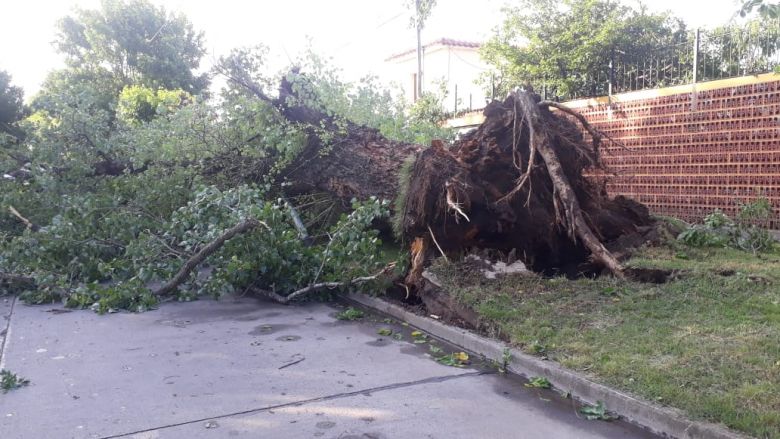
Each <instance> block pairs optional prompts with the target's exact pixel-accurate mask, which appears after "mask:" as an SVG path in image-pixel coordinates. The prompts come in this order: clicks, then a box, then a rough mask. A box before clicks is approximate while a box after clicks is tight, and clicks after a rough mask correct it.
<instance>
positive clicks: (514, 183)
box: [402, 92, 652, 286]
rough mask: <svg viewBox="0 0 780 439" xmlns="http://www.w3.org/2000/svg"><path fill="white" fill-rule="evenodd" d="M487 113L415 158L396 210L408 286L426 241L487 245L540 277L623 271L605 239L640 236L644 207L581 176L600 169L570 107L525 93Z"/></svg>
mask: <svg viewBox="0 0 780 439" xmlns="http://www.w3.org/2000/svg"><path fill="white" fill-rule="evenodd" d="M550 108H555V109H557V110H561V111H563V112H565V113H567V114H571V115H572V116H574V119H576V120H577V121H579V122H580V124H581V125H576V124H575V123H574V122H573V121H571V120H569V119H567V118H565V117H561V116H560V115H556V114H553V113H552V112H551V111H550ZM485 116H486V119H485V122H484V123H483V124H482V125H481V126H480V127H479V128H477V129H476V130H474V131H472V132H471V133H468V134H466V135H465V136H464V137H463V138H462V139H461V140H460V141H458V142H456V143H455V144H454V145H452V146H451V147H449V148H446V147H442V146H440V145H433V146H432V147H431V148H429V149H427V150H425V151H423V152H421V153H420V154H419V155H418V157H417V160H416V162H415V164H414V167H413V169H412V175H411V180H410V183H409V191H408V192H407V196H406V198H405V202H404V205H403V211H402V212H403V219H402V224H403V234H404V236H406V237H408V238H410V241H412V248H411V255H412V258H411V259H412V264H411V266H412V268H411V270H410V272H409V275H408V276H407V278H406V282H407V283H408V284H409V285H412V286H419V285H418V283H419V281H420V275H421V273H422V267H423V266H424V265H425V260H426V258H430V257H432V256H434V254H433V253H430V252H429V251H428V247H429V246H428V245H427V242H428V240H429V238H428V237H435V239H436V242H435V243H434V244H436V247H437V248H438V250H439V252H441V253H444V254H448V253H449V254H456V253H459V252H462V251H463V250H469V249H473V248H476V249H494V250H498V251H500V252H503V253H504V254H510V253H513V254H517V255H518V256H519V257H520V258H521V259H522V260H523V261H524V262H525V263H526V264H527V265H528V266H530V267H531V268H533V269H535V270H536V271H542V272H545V273H550V274H554V273H566V274H570V275H576V274H577V273H580V272H583V271H585V272H598V271H600V270H601V269H606V270H607V271H608V272H611V273H612V274H613V275H614V276H617V277H623V276H624V274H623V267H622V266H621V264H620V262H619V261H618V259H617V258H616V257H615V256H614V255H613V254H612V253H611V252H610V251H609V250H608V249H607V247H606V246H605V243H608V242H613V241H615V240H617V239H618V238H621V237H624V236H625V235H630V234H634V233H640V232H641V231H640V229H642V227H643V226H648V225H649V224H651V223H652V219H651V218H650V216H649V213H648V211H647V209H646V208H645V207H644V206H642V205H640V204H639V203H635V202H633V201H631V200H628V199H625V198H622V197H618V198H615V199H609V198H608V197H607V196H606V194H605V191H604V189H603V186H601V185H600V184H599V182H598V181H596V180H592V179H590V178H586V175H587V174H588V173H589V172H588V171H589V170H592V169H599V168H601V164H600V161H599V152H598V147H599V143H600V141H601V139H602V135H601V133H600V132H598V131H597V130H595V129H594V128H593V127H591V126H590V125H589V124H588V123H587V121H586V120H584V118H583V117H582V116H581V115H579V114H577V113H576V112H574V111H572V110H569V109H568V108H566V107H563V106H561V105H560V104H557V103H550V102H545V101H540V100H539V98H538V96H536V95H534V94H531V93H526V92H513V93H511V94H510V95H509V96H508V97H507V99H506V100H505V101H504V102H493V103H491V104H490V105H489V106H488V107H487V108H486V109H485ZM583 130H585V131H587V132H588V133H589V134H590V135H591V137H592V142H591V143H587V142H585V141H584V139H583ZM521 194H522V195H523V196H522V197H519V196H518V195H521ZM464 220H465V221H464Z"/></svg>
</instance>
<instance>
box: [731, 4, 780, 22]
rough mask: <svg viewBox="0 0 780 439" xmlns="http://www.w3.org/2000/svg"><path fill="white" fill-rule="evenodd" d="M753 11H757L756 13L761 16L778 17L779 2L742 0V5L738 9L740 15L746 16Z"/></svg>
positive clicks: (779, 10) (779, 13)
mask: <svg viewBox="0 0 780 439" xmlns="http://www.w3.org/2000/svg"><path fill="white" fill-rule="evenodd" d="M753 11H758V14H759V15H761V17H763V18H780V3H778V2H769V1H765V0H742V7H740V9H739V11H738V12H739V15H740V17H747V16H749V15H751V14H752V13H753Z"/></svg>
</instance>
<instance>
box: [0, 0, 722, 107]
mask: <svg viewBox="0 0 780 439" xmlns="http://www.w3.org/2000/svg"><path fill="white" fill-rule="evenodd" d="M624 1H626V2H627V3H636V0H624ZM152 2H153V3H155V4H159V5H163V6H165V7H166V8H167V9H169V10H177V11H181V12H183V13H185V14H186V15H187V16H188V17H189V18H190V20H191V21H192V22H193V24H194V25H195V27H196V28H197V29H199V30H203V31H205V33H206V45H207V48H208V51H209V54H208V55H207V57H206V60H205V64H206V65H208V64H210V62H211V60H212V59H214V58H215V57H217V56H219V55H222V54H224V53H226V52H228V51H229V50H230V49H231V48H233V47H239V46H251V45H254V44H257V43H264V44H266V45H267V46H269V47H270V48H271V50H272V55H273V56H274V57H275V59H276V61H277V62H284V61H285V60H286V59H287V58H288V57H289V58H295V56H296V55H297V54H298V53H300V52H301V50H303V48H305V47H306V44H307V37H310V38H311V40H312V43H313V46H314V48H315V49H316V50H317V51H318V53H321V54H324V55H329V56H333V57H334V61H336V62H337V64H338V65H339V66H341V67H343V68H344V70H345V75H346V77H348V78H351V79H355V78H359V77H361V76H363V75H365V74H368V73H377V72H378V71H379V70H380V69H381V67H382V61H383V60H384V59H385V58H387V57H388V56H389V55H391V54H393V53H397V52H400V51H403V50H406V49H410V48H413V47H414V45H415V35H414V31H413V30H411V29H409V28H408V20H409V15H408V14H409V12H408V11H407V10H406V9H405V7H404V4H405V3H406V2H405V1H404V0H330V1H322V0H286V1H271V0H254V1H252V0H245V1H239V0H220V1H201V0H152ZM4 3H5V4H4V5H3V8H2V9H3V19H2V25H0V42H2V43H1V44H2V46H0V70H7V71H8V72H9V73H11V75H12V76H13V81H14V83H15V84H17V85H21V86H22V87H23V88H24V89H25V94H26V96H27V97H28V98H29V97H30V96H31V95H32V94H34V93H35V92H36V91H37V90H38V88H39V86H40V84H41V82H42V81H43V79H44V78H45V76H46V73H47V72H48V71H49V70H51V69H56V68H58V67H60V66H62V60H61V59H60V58H59V57H58V55H57V54H56V53H55V52H54V50H53V49H52V46H51V41H52V40H53V39H54V33H55V31H54V24H55V23H56V21H57V20H58V19H59V18H61V17H63V16H64V15H66V14H68V12H70V11H71V10H72V8H74V7H76V6H78V7H82V8H96V7H98V6H99V0H6V1H5V2H4ZM511 3H512V2H511V1H508V0H468V1H467V0H438V3H437V6H436V8H435V9H434V10H433V15H432V17H431V19H430V20H429V22H428V24H427V27H426V29H425V31H424V35H423V40H424V41H427V40H433V39H437V38H442V37H447V38H453V39H461V40H469V41H484V40H485V39H486V38H487V37H488V36H489V35H490V33H491V30H492V28H493V27H494V26H495V25H497V24H498V23H499V22H500V20H501V15H500V9H501V7H502V6H503V5H504V4H511ZM646 3H647V4H648V5H649V7H650V9H653V10H671V11H672V12H673V13H675V14H676V15H678V16H680V17H682V18H683V19H685V20H686V21H687V22H688V24H689V25H690V26H701V27H711V26H716V25H719V24H723V23H725V22H727V21H728V20H729V19H731V17H732V16H733V14H734V11H735V10H736V9H737V6H736V5H735V3H736V0H651V1H648V2H646Z"/></svg>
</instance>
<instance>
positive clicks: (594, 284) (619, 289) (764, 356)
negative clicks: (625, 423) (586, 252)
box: [431, 245, 780, 438]
mask: <svg viewBox="0 0 780 439" xmlns="http://www.w3.org/2000/svg"><path fill="white" fill-rule="evenodd" d="M628 265H629V266H635V267H648V268H650V267H654V268H671V269H678V270H683V272H682V273H681V274H680V275H679V278H677V279H676V280H672V281H670V282H668V283H666V284H661V285H654V284H642V283H636V282H629V281H619V280H616V279H612V278H606V277H605V278H601V279H596V280H588V279H581V280H576V281H570V280H566V279H563V278H552V279H549V278H542V277H537V276H531V277H518V276H513V277H507V278H503V279H498V280H487V279H484V278H483V277H481V276H480V275H479V273H477V272H475V271H474V270H472V269H469V268H467V267H463V266H458V265H455V264H446V263H444V262H442V261H438V262H436V263H435V264H434V266H433V267H432V268H431V269H432V271H433V272H434V273H435V274H436V275H437V276H438V278H439V279H440V280H441V281H442V283H443V286H444V287H445V288H446V289H448V290H449V291H450V292H451V293H452V294H454V295H455V297H457V298H458V300H460V301H461V302H462V303H464V304H466V305H469V306H470V307H472V308H473V309H475V310H476V311H477V312H478V314H479V315H480V317H481V319H482V325H483V328H482V329H483V330H485V331H486V332H487V333H488V334H490V335H492V336H495V337H500V338H503V339H505V340H508V341H510V342H511V343H512V344H513V345H516V346H518V347H521V348H522V349H524V350H525V351H527V352H529V353H535V354H537V355H546V356H547V357H549V358H550V359H551V360H555V361H558V362H560V363H561V364H563V365H564V366H566V367H569V368H571V369H575V370H578V371H582V372H585V373H587V374H590V375H592V376H593V377H594V378H595V379H596V380H598V381H601V382H603V383H606V384H608V385H611V386H613V387H617V388H620V389H623V390H627V391H630V392H632V393H634V394H637V395H640V396H642V397H644V398H646V399H649V400H653V401H656V402H658V403H660V404H665V405H670V406H674V407H677V408H680V409H683V410H685V411H686V412H687V413H688V414H689V416H691V417H693V418H696V419H705V420H709V421H713V422H721V423H723V424H725V425H727V426H729V427H731V428H734V429H736V430H741V431H743V432H746V433H749V434H751V435H754V436H757V437H762V438H764V437H766V438H780V253H776V252H775V253H771V254H761V255H757V256H754V255H751V254H749V253H744V252H740V251H736V250H730V249H720V248H706V249H691V248H681V247H680V246H678V245H671V246H669V247H657V248H650V249H645V250H643V251H642V252H640V253H639V254H637V255H636V256H635V257H634V258H633V259H632V260H630V261H629V262H628Z"/></svg>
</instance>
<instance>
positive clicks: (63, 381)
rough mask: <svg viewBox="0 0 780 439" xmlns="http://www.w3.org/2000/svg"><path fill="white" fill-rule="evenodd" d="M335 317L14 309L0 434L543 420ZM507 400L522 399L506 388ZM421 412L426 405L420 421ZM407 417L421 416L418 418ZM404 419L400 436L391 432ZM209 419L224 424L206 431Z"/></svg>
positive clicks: (366, 326)
mask: <svg viewBox="0 0 780 439" xmlns="http://www.w3.org/2000/svg"><path fill="white" fill-rule="evenodd" d="M337 311H338V309H337V308H336V307H335V305H328V304H318V303H311V304H306V305H303V306H282V305H278V304H275V303H271V302H267V301H260V300H255V299H246V298H244V299H226V300H222V301H210V300H202V301H197V302H191V303H171V304H165V305H163V306H161V308H160V309H159V310H155V311H151V312H146V313H141V314H130V313H119V314H111V315H105V316H100V315H97V314H94V313H91V312H89V311H73V312H69V311H68V310H63V309H61V308H59V307H52V306H35V307H30V306H26V305H22V304H20V303H17V304H16V305H15V307H14V308H13V313H12V315H11V318H10V325H9V332H8V337H7V340H6V346H5V352H4V355H3V362H4V363H5V367H6V368H7V369H9V370H11V371H13V372H15V373H18V374H19V375H21V376H24V377H25V378H28V379H30V381H31V384H30V386H28V387H25V388H23V389H19V390H16V391H12V392H9V393H8V394H5V395H0V437H2V438H3V439H17V438H36V439H38V438H107V437H118V436H122V435H125V436H126V435H128V434H133V433H137V432H145V433H139V434H146V435H152V436H150V437H181V438H188V437H200V436H193V435H194V434H210V435H211V436H209V437H230V435H235V434H236V433H234V432H238V433H237V434H240V435H243V436H244V437H305V436H306V435H308V434H309V433H308V432H309V430H305V431H304V430H297V429H296V428H295V427H296V426H304V425H308V424H305V423H300V424H298V422H292V421H295V420H296V419H298V420H299V422H303V421H302V420H303V419H309V418H310V417H311V416H313V418H312V419H317V418H319V417H322V415H318V413H329V412H334V410H335V412H334V413H336V412H338V411H339V410H341V408H342V407H347V408H350V410H352V412H354V413H357V412H360V413H364V412H365V413H369V412H370V413H375V414H376V416H372V415H370V414H369V415H366V416H357V417H354V416H353V417H354V418H356V419H357V420H352V421H350V422H352V424H350V423H348V422H346V420H341V422H342V423H343V425H341V424H340V425H341V430H339V431H356V432H357V431H359V430H360V429H361V428H362V426H363V424H361V423H363V422H367V421H365V420H361V419H360V418H374V419H375V420H377V422H376V425H377V428H379V430H370V429H368V430H364V431H365V432H368V433H369V434H372V433H371V432H372V431H377V432H381V431H385V430H383V429H387V430H386V431H387V433H386V434H385V436H381V437H420V436H417V435H414V434H412V435H411V436H408V435H406V436H404V435H405V434H407V433H409V434H411V432H413V431H415V429H421V428H422V427H420V425H423V423H424V422H428V423H433V424H441V423H443V424H444V425H446V424H450V423H452V424H454V423H456V421H460V422H461V424H463V423H468V422H467V420H468V418H469V417H471V418H473V419H472V421H471V422H476V423H477V424H480V423H481V422H482V421H481V419H493V417H494V416H499V417H498V418H495V419H496V420H495V422H498V423H508V424H511V425H515V427H516V428H518V429H521V428H522V426H523V425H526V424H527V423H528V422H529V421H528V420H527V419H530V418H533V417H535V416H537V414H538V413H544V410H543V408H544V406H545V404H548V403H547V402H545V401H543V400H541V399H539V398H538V397H535V399H537V401H536V402H535V403H536V404H541V406H540V407H537V408H535V409H534V410H535V411H531V412H528V410H527V408H526V406H525V405H523V404H525V403H523V404H519V403H518V401H516V400H513V399H511V398H503V397H502V396H501V395H499V394H497V393H496V391H495V389H494V387H495V385H494V384H491V383H492V381H490V380H494V379H495V378H490V377H482V376H481V375H479V376H477V375H474V374H480V373H481V372H480V371H479V370H476V369H461V368H454V367H448V366H444V365H441V364H438V363H436V362H434V361H431V359H430V358H428V357H427V356H426V354H425V353H426V352H427V351H428V349H429V347H428V345H429V344H430V343H423V344H414V343H412V342H411V341H409V338H410V337H409V335H410V334H409V333H410V332H411V330H412V329H411V328H406V327H403V326H401V325H400V324H398V323H388V322H384V321H382V318H381V317H374V318H366V319H364V320H363V321H360V322H342V321H339V320H336V318H335V314H336V312H337ZM385 327H387V328H390V329H392V330H393V332H395V333H398V334H402V338H404V339H403V340H396V339H394V338H393V337H389V336H379V335H377V329H379V328H385ZM443 348H445V349H446V346H443ZM464 374H465V375H464ZM485 380H487V381H485ZM418 386H419V389H415V387H418ZM515 387H517V384H515ZM516 390H524V389H523V388H522V385H520V388H519V389H516ZM428 392H431V396H430V398H429V397H428V396H427V393H428ZM367 394H371V395H373V396H367ZM483 394H484V395H487V396H480V395H483ZM385 396H387V397H385ZM480 398H481V399H480ZM502 398H503V399H502ZM532 399H534V398H532ZM545 399H549V398H545ZM407 400H408V402H407ZM469 401H471V402H469ZM448 402H451V403H452V404H453V408H452V410H451V411H450V410H449V409H448V408H447V407H446V405H447V404H448ZM403 404H408V405H407V406H404V405H403ZM431 404H434V406H435V407H438V408H437V409H436V410H434V411H430V410H429V411H427V412H423V408H425V407H429V408H430V407H432V406H431ZM529 404H530V402H529ZM499 406H506V407H504V408H500V407H499ZM552 406H554V404H553V405H551V406H550V407H552ZM316 407H322V409H316ZM327 407H331V408H327ZM294 409H295V410H302V411H300V412H296V411H295V410H294ZM466 409H468V410H466ZM278 410H281V413H287V415H285V416H288V415H289V416H290V418H289V419H288V420H287V421H286V424H284V427H285V428H281V427H274V428H275V429H268V430H264V431H262V432H261V431H259V430H257V429H254V430H253V429H252V428H250V427H251V426H252V425H255V424H253V423H259V424H262V425H266V424H267V423H268V422H271V421H270V420H269V419H267V417H268V416H270V415H273V414H274V413H276V412H277V411H278ZM312 410H313V411H312ZM323 410H324V411H323ZM355 410H357V412H355ZM556 410H557V412H556V413H557V414H556V415H555V416H552V417H550V416H547V417H544V416H543V417H542V418H541V419H542V421H540V422H543V423H546V422H549V423H551V424H553V425H555V424H558V423H560V422H559V421H560V419H568V421H571V422H578V419H577V417H576V416H575V415H574V411H573V409H571V408H570V407H569V408H562V407H560V406H558V408H557V409H556ZM310 412H311V413H310ZM537 412H538V413H537ZM307 413H309V414H310V415H311V416H308V415H307ZM416 413H417V414H419V413H424V414H425V417H428V418H430V419H428V420H427V421H424V422H423V420H419V421H418V420H416V419H417V417H418V415H417V414H416ZM495 413H499V415H495ZM534 413H537V414H534ZM380 415H381V416H380ZM521 415H522V416H521ZM296 416H297V418H296ZM518 416H520V417H519V418H518ZM545 416H546V415H545ZM529 417H530V418H529ZM210 419H216V420H215V421H213V422H214V425H211V424H209V425H208V426H211V427H212V428H206V426H207V425H206V423H207V422H209V421H208V420H210ZM345 419H350V418H349V417H347V418H345ZM404 419H406V420H407V422H408V423H409V425H410V427H408V428H407V427H401V424H404V422H403V420H404ZM421 419H422V418H421ZM379 420H381V422H380V421H379ZM320 421H321V420H319V419H318V420H317V422H320ZM223 422H226V423H228V424H231V423H235V425H234V426H233V427H231V428H229V429H225V428H216V426H217V425H221V424H222V423H223ZM317 422H315V423H314V424H315V426H316V424H317ZM322 422H336V421H329V420H324V421H322ZM372 422H373V421H372ZM491 422H492V421H491ZM247 423H248V424H247ZM245 424H246V425H245ZM288 424H289V425H288ZM296 424H297V425H296ZM461 424H458V425H461ZM242 425H243V427H242ZM274 425H276V424H274ZM322 425H329V424H320V426H322ZM603 425H604V426H600V425H599V424H598V423H587V424H584V425H583V426H588V427H590V428H591V430H588V431H592V433H593V434H594V435H595V436H592V437H610V436H609V435H608V434H602V433H603V432H601V430H600V429H601V428H606V429H608V430H607V431H609V432H612V431H613V430H610V429H614V432H622V431H623V430H621V429H625V428H627V427H625V425H623V424H619V423H616V424H603ZM307 428H308V427H307ZM460 428H461V429H463V431H472V430H469V429H470V428H471V427H466V426H461V427H460ZM474 428H476V430H474V431H475V432H476V431H480V429H479V428H477V427H474ZM484 428H486V427H482V429H484ZM551 428H552V427H551ZM566 428H568V427H566ZM578 428H579V427H578ZM201 429H203V430H209V431H212V430H214V431H215V432H214V433H208V432H205V433H204V432H203V431H201ZM594 429H595V430H594ZM320 430H323V435H324V434H326V433H327V434H330V433H329V432H325V431H324V430H327V429H322V428H320V429H317V430H316V431H315V430H312V432H311V434H312V435H313V434H315V433H319V432H321V431H320ZM423 430H424V429H423ZM423 430H419V431H423ZM265 431H267V432H268V435H266V434H264V432H265ZM333 431H335V430H333ZM426 431H430V432H431V433H430V434H433V433H434V432H435V430H430V429H429V430H426ZM485 431H499V430H485ZM539 431H542V430H539ZM571 431H574V430H571V429H568V430H567V429H564V430H561V432H571ZM630 431H633V432H634V433H636V435H635V436H631V435H629V436H625V435H624V436H621V437H641V434H642V432H641V431H639V430H630ZM231 432H233V433H231ZM258 433H263V434H260V435H259V436H258ZM304 433H305V434H304ZM456 433H457V432H456ZM634 433H632V434H634ZM155 434H157V435H158V436H154V435H155ZM163 434H165V435H166V436H159V435H163ZM302 434H303V435H304V436H301V435H302ZM349 434H352V433H349ZM361 434H362V433H361ZM561 434H564V433H561ZM565 434H568V433H565ZM252 435H254V436H252ZM388 435H389V436H388ZM204 437H205V436H204ZM367 437H370V436H367ZM421 437H425V436H421ZM435 437H438V436H435ZM448 437H487V436H474V435H471V436H469V435H458V434H456V435H455V436H452V435H450V436H448ZM492 437H496V436H492ZM512 437H522V436H512ZM553 437H571V436H565V435H564V436H561V435H558V436H553ZM577 437H582V436H577ZM612 437H617V436H614V435H613V436H612Z"/></svg>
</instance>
